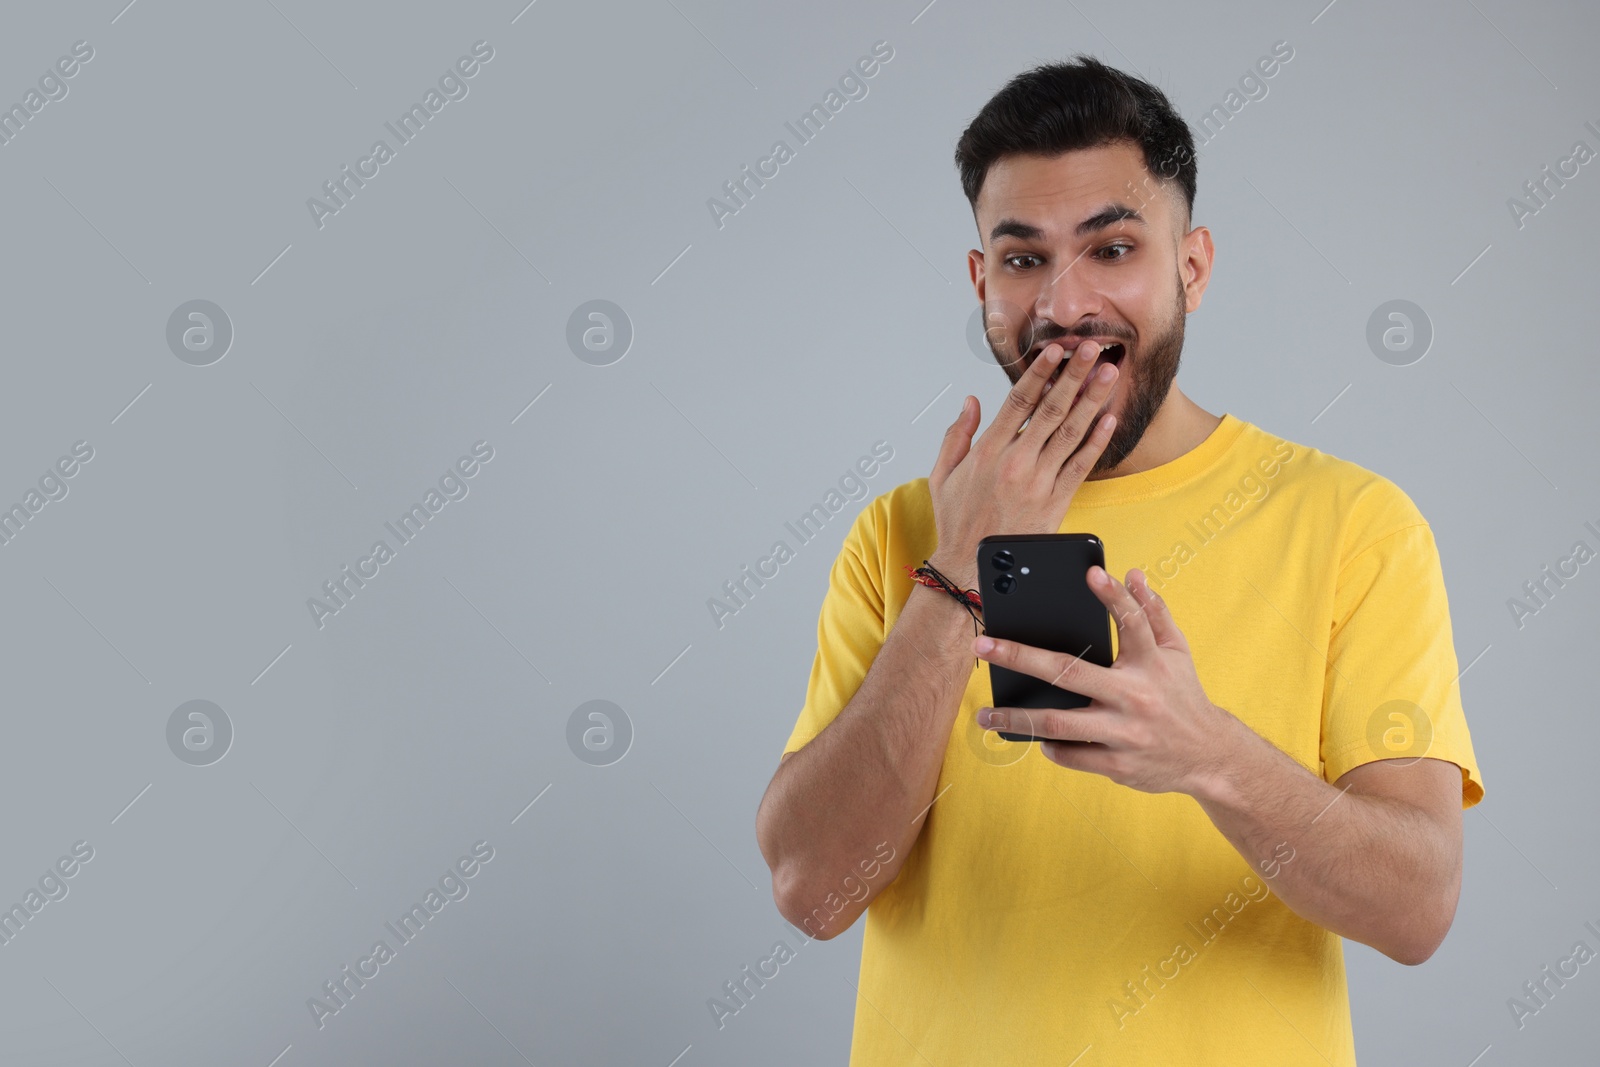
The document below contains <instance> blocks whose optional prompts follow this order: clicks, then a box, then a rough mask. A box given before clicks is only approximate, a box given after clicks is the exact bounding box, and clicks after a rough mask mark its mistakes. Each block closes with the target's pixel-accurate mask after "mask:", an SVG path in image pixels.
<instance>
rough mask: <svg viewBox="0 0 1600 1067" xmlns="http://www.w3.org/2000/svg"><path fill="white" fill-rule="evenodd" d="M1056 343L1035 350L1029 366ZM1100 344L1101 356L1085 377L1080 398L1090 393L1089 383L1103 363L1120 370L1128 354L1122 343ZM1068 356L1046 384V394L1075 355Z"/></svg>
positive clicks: (1069, 354) (1049, 343) (1052, 342)
mask: <svg viewBox="0 0 1600 1067" xmlns="http://www.w3.org/2000/svg"><path fill="white" fill-rule="evenodd" d="M1088 340H1095V339H1094V338H1088ZM1055 343H1056V342H1054V341H1051V342H1048V343H1047V344H1043V345H1040V346H1039V347H1038V348H1037V349H1035V350H1034V351H1033V353H1032V355H1031V356H1030V358H1029V360H1028V365H1029V366H1032V365H1033V360H1034V359H1037V358H1038V357H1039V354H1040V353H1041V352H1043V351H1044V350H1045V349H1046V348H1048V347H1049V345H1051V344H1055ZM1080 343H1081V342H1080ZM1099 343H1100V344H1101V346H1102V347H1101V349H1100V354H1099V355H1098V356H1097V357H1096V358H1095V361H1094V366H1093V367H1091V368H1090V369H1089V373H1088V374H1086V375H1085V376H1084V379H1083V385H1081V386H1079V388H1078V396H1082V395H1083V394H1084V393H1085V392H1087V391H1088V389H1089V383H1090V382H1092V381H1093V380H1094V373H1095V372H1096V371H1098V370H1099V369H1100V365H1101V364H1102V363H1110V364H1111V365H1112V366H1114V367H1119V368H1120V366H1121V364H1122V360H1123V357H1124V356H1126V355H1127V354H1128V349H1127V346H1126V345H1124V344H1123V343H1122V342H1121V341H1101V342H1099ZM1066 355H1067V358H1066V359H1063V360H1062V361H1061V363H1060V365H1058V366H1057V367H1056V371H1055V374H1053V375H1052V376H1051V378H1050V381H1048V382H1046V383H1045V387H1044V388H1045V392H1049V391H1050V388H1051V387H1052V386H1054V385H1055V383H1056V379H1057V378H1059V377H1060V376H1061V372H1062V370H1063V369H1065V367H1066V366H1067V359H1070V358H1071V356H1072V355H1073V353H1072V352H1068V353H1067V354H1066Z"/></svg>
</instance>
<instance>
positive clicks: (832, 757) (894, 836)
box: [756, 558, 977, 940]
mask: <svg viewBox="0 0 1600 1067" xmlns="http://www.w3.org/2000/svg"><path fill="white" fill-rule="evenodd" d="M930 562H932V564H933V566H934V567H936V568H938V569H939V571H940V572H941V573H943V574H946V575H949V576H950V577H951V578H952V580H955V581H957V582H959V583H960V584H961V586H962V588H969V587H971V586H973V585H976V584H977V583H976V580H975V578H974V577H973V575H972V574H971V573H968V572H970V571H971V570H972V564H970V563H969V564H968V565H967V568H966V570H965V571H963V570H961V569H959V568H958V566H957V565H956V564H954V563H952V562H950V561H949V560H941V559H939V558H935V559H933V560H931V561H930ZM947 568H949V569H947ZM971 627H972V617H971V616H970V615H968V614H967V613H966V611H964V610H963V609H962V607H961V605H960V604H958V603H956V602H955V600H954V599H953V598H952V597H950V596H949V595H948V594H947V593H945V592H943V591H942V590H939V589H932V588H929V587H928V586H924V585H914V586H913V587H912V590H911V595H910V596H909V597H908V598H907V600H906V604H905V608H904V609H903V610H902V612H901V613H900V616H899V618H897V619H896V620H895V624H894V628H893V629H892V630H890V631H889V636H888V637H887V638H886V639H885V640H884V643H883V647H882V648H880V649H879V650H878V654H877V657H876V658H875V659H874V660H873V661H872V667H871V668H870V669H869V670H868V671H867V674H866V677H865V678H864V679H863V680H862V682H861V686H860V688H859V689H857V690H856V693H855V695H854V696H853V697H851V699H850V702H849V703H848V704H846V705H845V706H844V708H843V709H842V710H841V711H840V712H839V714H838V716H837V717H836V718H835V719H834V720H833V721H832V722H831V723H829V724H828V725H827V726H826V727H825V728H824V729H823V730H822V732H821V733H819V734H817V736H816V737H814V738H812V739H811V741H810V742H808V743H807V744H806V745H805V746H804V747H803V748H801V749H800V750H799V751H798V752H793V753H788V754H786V755H785V757H784V758H783V759H782V760H780V762H779V766H778V770H777V772H776V773H775V774H774V775H773V776H772V781H771V782H770V783H769V784H768V786H767V791H766V795H765V796H763V797H762V798H761V807H760V808H759V809H758V811H757V812H756V840H757V842H758V843H759V845H760V847H761V854H762V855H763V856H764V857H766V861H767V866H768V867H770V868H771V869H772V896H773V900H774V901H775V902H776V903H777V905H778V911H780V912H781V913H782V914H783V916H784V918H786V919H788V920H789V921H790V922H791V923H794V924H795V925H796V926H801V927H802V928H803V929H805V930H806V931H807V932H808V933H810V934H811V935H812V936H814V937H817V938H820V939H823V940H826V939H828V938H831V937H834V936H836V935H837V934H840V933H842V932H843V931H845V930H846V929H848V928H849V926H850V924H851V923H853V922H855V921H856V918H857V917H858V916H860V914H861V913H862V912H864V911H866V909H867V905H868V904H870V903H871V902H872V900H873V898H874V897H876V896H877V895H878V893H879V892H881V891H882V890H883V888H884V886H886V885H888V884H889V883H890V882H892V881H893V880H894V878H895V875H896V874H897V873H898V872H899V870H900V867H901V866H902V865H903V864H904V863H905V859H906V856H907V854H908V853H909V852H910V851H911V846H912V845H913V844H914V843H915V842H916V839H917V835H918V833H920V832H921V830H922V825H923V823H924V822H925V821H926V819H927V811H928V808H929V807H930V805H931V804H932V803H933V800H934V787H935V786H936V785H937V784H938V780H939V769H940V767H941V766H942V765H943V763H944V752H945V746H946V745H947V744H948V742H949V740H950V729H951V727H952V725H953V724H954V722H955V717H956V711H957V709H958V708H959V707H960V705H961V695H962V693H963V692H964V690H965V688H966V684H967V679H968V677H969V676H970V674H971V672H972V666H973V659H972V652H971V650H970V649H969V647H968V646H969V644H970V643H971V641H972V629H971ZM791 757H792V758H791ZM884 842H888V843H889V845H891V846H892V847H893V849H894V852H893V853H892V858H890V859H889V860H888V861H887V862H885V863H883V864H882V866H881V868H880V869H879V871H878V874H877V875H876V876H875V877H873V878H871V879H867V878H864V877H862V871H861V870H860V869H859V865H860V864H862V863H863V862H865V861H873V857H874V855H875V850H877V849H878V848H879V846H881V845H882V844H883V843H884ZM880 858H881V857H880ZM874 862H875V861H874ZM847 877H848V878H852V879H854V881H855V882H864V883H865V884H866V886H867V892H866V894H865V895H864V896H860V897H857V898H855V899H851V898H850V897H849V895H848V893H847V892H846V890H845V888H844V887H843V886H842V884H841V883H842V882H843V881H844V879H845V878H847ZM830 895H832V896H833V897H835V899H836V900H842V901H843V902H844V908H843V910H842V911H837V912H835V910H834V908H832V907H824V902H825V901H827V900H828V898H829V897H830ZM818 908H821V909H822V912H821V915H820V916H814V915H813V912H814V911H815V909H818ZM808 919H809V920H810V922H809V924H807V920H808Z"/></svg>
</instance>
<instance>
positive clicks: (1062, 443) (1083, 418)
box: [1039, 361, 1121, 474]
mask: <svg viewBox="0 0 1600 1067" xmlns="http://www.w3.org/2000/svg"><path fill="white" fill-rule="evenodd" d="M1074 362H1076V361H1074ZM1120 373H1121V370H1120V369H1119V368H1117V367H1115V366H1113V365H1112V364H1110V363H1107V364H1106V365H1105V366H1103V367H1101V368H1100V369H1099V370H1097V371H1096V372H1095V376H1094V378H1093V379H1092V380H1091V381H1090V382H1089V388H1088V389H1086V390H1084V393H1083V396H1081V397H1079V398H1078V400H1077V401H1076V402H1075V403H1074V404H1073V405H1072V410H1071V412H1069V413H1068V415H1067V417H1066V419H1065V420H1064V421H1062V423H1061V424H1060V425H1059V426H1058V427H1057V428H1056V431H1055V432H1054V433H1052V434H1051V435H1050V438H1049V440H1048V441H1045V442H1044V443H1043V447H1042V448H1041V450H1040V454H1039V464H1040V466H1048V467H1049V468H1051V469H1052V470H1059V469H1061V468H1062V466H1063V465H1064V464H1065V463H1066V462H1067V459H1068V457H1069V456H1070V457H1072V458H1073V459H1074V460H1076V461H1077V462H1078V465H1079V466H1080V467H1082V468H1083V471H1084V473H1085V474H1087V473H1088V472H1089V471H1090V470H1091V469H1092V468H1093V467H1094V464H1095V460H1097V459H1099V458H1100V453H1101V452H1102V451H1104V450H1105V444H1103V443H1102V444H1100V445H1099V446H1098V447H1096V449H1095V453H1094V455H1093V456H1082V455H1073V450H1074V449H1078V445H1079V444H1080V443H1081V442H1083V441H1084V436H1085V434H1088V435H1089V436H1090V437H1091V438H1092V437H1093V436H1094V435H1093V433H1092V432H1091V429H1090V428H1091V427H1094V428H1095V429H1099V422H1097V421H1096V420H1097V419H1100V421H1104V419H1103V417H1101V416H1100V409H1101V407H1102V406H1104V404H1105V402H1106V398H1107V397H1109V396H1110V395H1111V391H1112V389H1113V388H1115V387H1116V382H1117V376H1118V375H1119V374H1120ZM1072 388H1073V389H1076V388H1077V387H1076V386H1073V387H1072ZM1069 395H1071V394H1069ZM1045 403H1046V405H1048V404H1049V401H1048V400H1046V401H1045ZM1110 440H1111V430H1110V428H1109V427H1108V428H1106V430H1105V441H1107V442H1109V441H1110ZM1086 447H1087V446H1086ZM1078 451H1079V452H1080V453H1081V452H1082V451H1084V450H1083V449H1078Z"/></svg>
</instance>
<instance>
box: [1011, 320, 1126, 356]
mask: <svg viewBox="0 0 1600 1067" xmlns="http://www.w3.org/2000/svg"><path fill="white" fill-rule="evenodd" d="M1026 336H1027V338H1028V344H1027V345H1026V346H1025V347H1023V349H1022V351H1023V352H1032V351H1033V350H1034V349H1036V348H1043V347H1045V346H1046V345H1048V344H1050V343H1052V342H1054V341H1060V340H1062V339H1063V338H1067V337H1072V338H1076V339H1078V340H1080V341H1081V340H1084V339H1085V338H1090V337H1110V338H1115V339H1116V340H1118V341H1121V342H1122V343H1123V347H1125V348H1127V347H1131V346H1130V345H1129V344H1128V341H1129V340H1130V338H1131V335H1130V334H1127V333H1126V332H1124V331H1122V330H1116V329H1108V328H1105V327H1102V326H1097V325H1096V324H1094V323H1090V324H1089V325H1087V326H1078V327H1074V328H1073V329H1070V330H1054V331H1049V332H1034V331H1032V330H1030V331H1029V332H1028V334H1027V335H1026Z"/></svg>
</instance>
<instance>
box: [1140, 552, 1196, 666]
mask: <svg viewBox="0 0 1600 1067" xmlns="http://www.w3.org/2000/svg"><path fill="white" fill-rule="evenodd" d="M1128 588H1129V589H1131V590H1132V591H1133V595H1134V597H1135V598H1137V599H1138V601H1139V604H1140V606H1141V607H1143V608H1144V617H1145V618H1146V619H1148V620H1149V621H1150V633H1151V634H1152V636H1154V638H1155V642H1156V644H1158V645H1160V646H1161V647H1162V648H1176V649H1180V650H1181V651H1184V652H1188V651H1189V641H1188V639H1187V638H1185V637H1184V636H1183V631H1182V630H1180V629H1178V623H1177V620H1175V619H1174V618H1173V617H1172V612H1170V611H1168V610H1167V602H1166V601H1165V600H1164V599H1162V597H1161V595H1160V594H1159V593H1157V592H1156V591H1155V590H1154V589H1151V588H1150V582H1149V580H1148V579H1147V578H1145V574H1144V571H1141V570H1139V568H1137V567H1135V568H1134V569H1133V570H1131V571H1129V572H1128Z"/></svg>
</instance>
